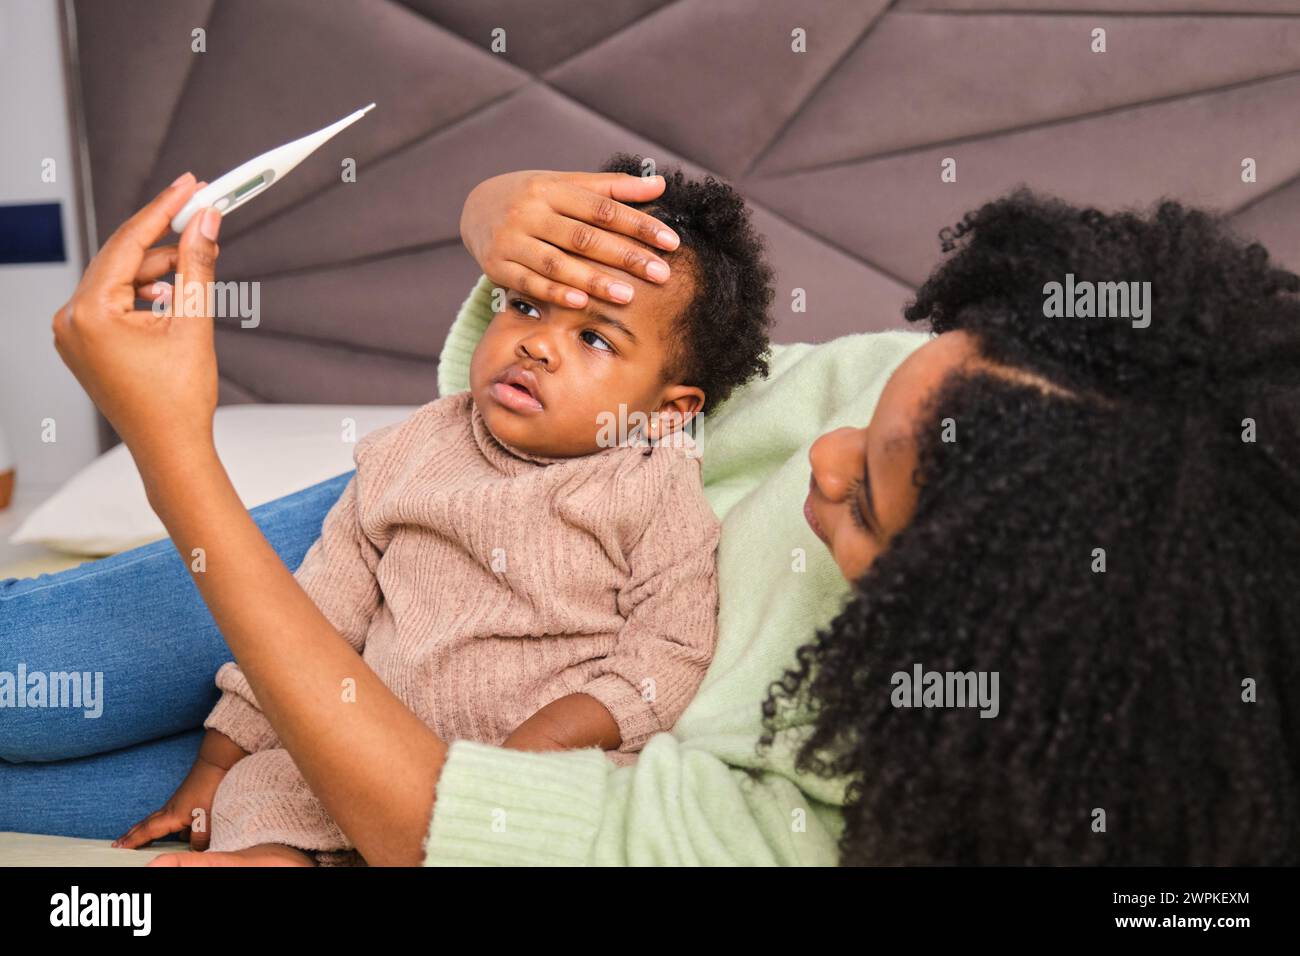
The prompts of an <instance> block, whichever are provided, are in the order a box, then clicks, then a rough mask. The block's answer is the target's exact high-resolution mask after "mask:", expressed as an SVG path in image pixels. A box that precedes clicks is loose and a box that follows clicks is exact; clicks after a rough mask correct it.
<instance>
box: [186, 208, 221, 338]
mask: <svg viewBox="0 0 1300 956" xmlns="http://www.w3.org/2000/svg"><path fill="white" fill-rule="evenodd" d="M220 231H221V213H219V212H218V211H217V210H215V209H213V208H212V207H211V206H209V207H208V208H206V209H202V210H200V211H199V212H198V213H196V214H195V215H194V216H193V217H191V218H190V221H189V223H188V224H187V225H186V226H185V231H184V232H183V233H181V241H180V246H179V253H178V256H177V263H176V284H177V286H178V287H180V288H181V289H182V290H183V291H185V292H186V293H187V294H186V295H184V296H182V297H180V298H181V300H182V301H187V302H188V301H201V302H204V303H206V302H207V301H208V298H209V297H208V296H207V295H203V296H199V297H191V296H189V295H188V290H189V288H190V287H191V286H192V285H194V284H196V283H197V284H198V286H199V288H201V289H207V288H209V283H211V282H212V281H213V280H214V279H215V277H216V269H217V256H218V254H219V253H220V250H219V249H218V248H217V242H216V239H217V235H218V233H219V232H220ZM204 311H206V309H205V310H204ZM186 314H187V316H188V317H189V318H201V316H189V315H188V313H186ZM202 317H204V318H209V319H210V318H211V316H202Z"/></svg>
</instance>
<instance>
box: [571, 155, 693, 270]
mask: <svg viewBox="0 0 1300 956" xmlns="http://www.w3.org/2000/svg"><path fill="white" fill-rule="evenodd" d="M569 182H570V184H572V185H574V186H577V187H579V190H580V191H579V193H577V194H575V193H572V192H569V193H568V194H567V195H568V198H573V197H574V196H575V195H576V196H577V198H578V199H579V200H580V205H579V207H578V208H579V210H580V209H581V203H585V204H586V205H587V206H588V208H593V207H592V203H591V200H590V197H587V196H583V195H581V192H582V191H586V192H588V193H598V194H600V195H602V196H608V197H609V198H610V199H614V200H617V201H618V202H620V203H625V202H649V201H650V200H651V199H657V198H658V197H659V196H661V195H662V194H663V191H664V186H665V185H666V184H665V181H664V178H663V177H662V176H631V175H629V174H627V173H575V174H573V176H572V177H571V178H570V179H569ZM624 210H625V211H626V212H627V213H630V214H631V215H630V216H627V217H626V218H625V219H623V220H622V222H621V225H623V226H626V227H627V228H618V229H617V230H616V231H618V232H622V233H623V234H624V235H628V236H635V237H636V238H638V239H640V240H641V241H642V242H644V243H646V244H647V245H651V246H658V247H659V248H661V249H664V250H667V251H668V252H671V251H672V250H674V249H676V248H677V246H678V245H679V243H680V240H679V239H678V237H677V234H676V233H675V232H673V231H672V230H671V229H669V228H668V227H666V226H665V225H663V223H661V222H659V220H657V219H655V218H654V217H653V216H650V215H648V214H646V213H643V212H638V211H637V210H635V209H628V208H627V207H624ZM557 211H558V212H564V213H566V214H567V215H570V216H574V215H575V213H574V212H573V211H571V210H569V209H557ZM576 218H578V219H586V218H587V217H586V216H582V215H577V216H576ZM587 221H588V222H590V221H591V220H590V219H588V220H587ZM606 228H610V227H606Z"/></svg>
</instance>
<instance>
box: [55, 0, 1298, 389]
mask: <svg viewBox="0 0 1300 956" xmlns="http://www.w3.org/2000/svg"><path fill="white" fill-rule="evenodd" d="M1063 8H1068V10H1069V11H1071V12H1069V13H1055V12H1053V11H1054V10H1061V9H1063ZM1116 8H1123V10H1124V14H1123V15H1116V14H1113V13H1107V12H1105V11H1106V10H1108V9H1111V10H1113V9H1116ZM75 11H76V15H77V34H78V41H79V50H80V64H79V70H80V75H81V80H82V86H83V98H84V109H85V126H86V130H87V137H88V145H89V156H90V168H91V184H92V186H93V198H94V213H95V222H96V224H97V225H96V231H97V233H98V238H99V239H101V240H102V238H103V237H104V236H106V235H107V234H108V232H110V231H111V230H112V229H113V228H114V227H115V226H116V224H117V223H119V222H120V221H121V220H122V219H123V218H124V217H125V216H127V215H128V214H129V212H130V211H132V210H133V209H134V208H135V207H136V206H137V205H139V204H140V203H141V202H142V201H143V200H144V199H145V198H147V197H148V196H150V195H152V194H153V193H154V192H156V191H157V190H159V189H161V188H162V186H163V185H165V184H166V183H167V182H169V181H170V180H171V179H173V178H174V177H175V176H176V175H178V174H179V173H180V172H182V171H184V170H186V169H191V170H193V171H194V172H195V173H196V174H197V175H199V176H200V177H206V178H213V177H215V176H216V175H218V174H220V173H221V172H224V171H225V170H227V169H228V168H230V167H232V166H234V165H235V164H237V163H239V162H242V161H243V160H245V159H247V158H249V157H250V156H252V155H254V154H255V153H258V152H261V151H262V150H264V149H267V148H269V147H271V146H274V145H278V144H279V143H281V142H284V141H286V140H288V139H289V138H291V137H295V136H298V135H301V134H303V133H306V132H309V131H311V130H314V129H316V128H318V127H320V126H323V125H325V124H326V123H328V122H331V121H333V120H334V119H336V118H338V117H341V116H343V115H344V114H346V113H348V112H350V111H352V110H354V109H356V108H357V107H359V106H362V105H364V104H366V103H368V102H370V101H372V100H373V101H376V102H377V103H378V104H379V107H378V109H377V110H375V111H374V112H373V113H371V114H370V115H369V116H368V117H366V119H365V120H363V121H362V123H360V124H358V125H357V126H355V127H353V128H352V129H350V130H348V131H347V132H346V133H344V134H343V135H341V136H340V137H338V138H337V139H336V140H334V141H332V142H331V143H330V144H328V145H327V146H326V147H325V148H324V149H322V150H321V151H320V152H318V153H317V154H315V155H314V156H313V157H312V158H311V159H310V160H309V161H308V162H306V163H304V164H303V165H302V166H301V167H299V168H298V169H297V170H296V171H295V172H294V173H293V175H292V177H291V178H289V179H287V180H286V181H285V182H284V183H283V185H279V186H277V187H276V188H275V189H273V190H272V191H270V192H269V193H267V195H266V196H265V197H262V198H260V199H258V200H257V201H256V202H255V203H253V204H251V205H249V206H248V207H247V208H245V209H243V210H240V211H239V212H238V213H237V214H235V215H233V216H232V217H231V219H230V220H229V222H228V223H227V224H226V226H225V228H224V229H223V232H222V240H221V246H222V255H221V263H220V273H219V277H220V278H222V279H260V280H262V285H261V292H262V300H261V313H262V321H261V325H260V326H259V327H258V328H257V329H241V328H239V326H238V323H237V321H235V320H230V321H227V322H225V323H224V324H223V325H222V326H221V327H220V329H219V333H218V349H219V354H220V362H221V372H222V400H223V401H225V402H241V401H270V402H287V401H292V402H349V403H352V402H355V403H389V402H391V403H411V404H415V403H420V402H424V401H427V400H429V399H430V398H431V397H433V395H434V391H435V389H434V381H435V378H434V372H435V366H436V361H437V359H436V355H437V351H438V348H439V346H440V344H441V342H442V339H443V335H444V334H445V332H446V329H447V326H448V324H449V323H450V321H451V319H452V317H453V314H454V312H455V309H456V307H457V305H458V304H459V303H460V301H461V300H462V298H463V297H464V295H465V294H466V292H467V291H468V290H469V288H470V285H471V283H472V281H473V279H474V278H475V276H476V275H477V274H478V270H477V268H476V266H475V264H474V263H473V262H472V261H471V260H470V258H469V256H468V255H467V254H466V253H465V252H464V250H463V249H462V247H461V245H460V241H459V229H458V223H459V215H460V208H461V203H462V201H463V199H464V196H465V194H466V193H467V192H468V191H469V190H470V189H471V188H472V187H473V186H474V185H475V184H476V183H478V182H479V181H480V180H482V179H484V178H485V177H487V176H490V175H493V174H496V173H499V172H504V171H507V170H512V169H523V168H553V169H570V168H575V169H576V168H596V167H597V166H598V164H599V163H600V162H601V161H602V160H603V159H604V158H605V157H606V156H608V155H609V154H610V153H612V152H614V151H616V150H630V151H639V152H643V153H645V154H647V155H649V156H652V157H654V158H655V159H656V160H657V161H658V162H660V163H661V164H662V163H673V162H683V163H684V164H685V165H686V166H687V168H688V169H690V170H693V171H696V172H700V171H705V170H707V171H711V172H713V173H715V174H717V175H719V176H721V177H723V178H726V179H729V180H731V181H732V182H734V183H736V184H737V185H738V186H740V188H741V189H742V190H743V191H744V193H745V194H746V195H747V196H748V197H749V198H750V199H751V200H752V202H753V204H754V206H755V210H756V212H755V215H756V221H757V223H758V225H759V227H760V228H761V229H762V230H763V232H764V233H765V234H766V235H767V236H768V239H769V243H770V248H771V253H772V259H773V262H774V264H775V266H776V268H777V273H778V295H777V301H776V308H777V317H778V338H779V339H781V340H784V341H790V340H819V339H825V338H829V337H831V336H834V335H837V334H840V333H844V332H850V331H863V330H871V329H882V328H888V327H891V326H896V325H899V324H900V322H901V320H900V318H899V309H900V306H902V304H903V303H904V302H905V301H906V300H907V298H908V297H909V295H910V293H911V291H912V289H913V288H914V287H915V285H916V284H917V283H919V282H920V281H921V280H922V279H924V277H925V276H926V274H927V273H928V272H929V270H930V269H931V268H932V267H933V266H934V265H935V263H936V262H937V261H938V260H939V257H940V250H939V244H938V242H937V239H936V234H937V232H938V231H939V229H941V228H942V227H944V226H946V225H950V224H951V223H953V222H955V221H956V220H957V219H959V218H960V217H961V215H962V213H964V212H965V211H966V210H968V209H971V208H974V207H975V206H977V205H978V204H979V203H981V202H982V201H984V200H986V199H988V198H991V197H993V196H995V195H998V194H1000V193H1003V192H1005V191H1006V190H1007V189H1008V188H1010V187H1011V186H1013V185H1015V184H1017V183H1021V182H1024V183H1027V184H1028V185H1030V186H1032V187H1035V188H1038V189H1042V190H1044V191H1048V192H1053V193H1057V194H1059V195H1062V196H1064V197H1065V198H1067V199H1070V200H1072V201H1076V202H1087V203H1091V204H1095V205H1098V206H1102V207H1104V208H1108V207H1114V206H1121V205H1132V204H1140V205H1146V204H1149V203H1150V202H1151V201H1153V200H1154V199H1156V198H1157V197H1158V196H1161V195H1168V196H1172V197H1177V198H1181V199H1184V200H1187V201H1190V202H1194V203H1198V204H1202V205H1205V206H1209V207H1212V208H1216V209H1221V210H1226V211H1230V212H1234V213H1235V216H1236V219H1237V221H1238V222H1239V223H1240V226H1241V228H1242V230H1243V231H1245V232H1247V233H1250V234H1253V235H1255V236H1256V237H1258V238H1259V239H1261V240H1262V241H1263V242H1264V243H1265V244H1266V245H1268V246H1269V248H1270V249H1271V250H1272V252H1273V253H1274V255H1275V256H1277V257H1278V258H1279V259H1280V260H1281V261H1282V262H1283V263H1285V264H1287V265H1289V266H1290V267H1291V268H1293V269H1295V268H1300V242H1298V240H1300V178H1298V177H1300V137H1297V136H1296V135H1295V115H1294V113H1295V110H1294V106H1295V103H1296V102H1300V15H1297V14H1300V2H1297V0H1124V2H1123V3H1118V2H1116V0H1069V2H1068V3H1064V4H1062V3H1059V2H1058V3H1053V2H1052V0H895V2H888V0H800V2H798V3H794V2H773V0H550V2H546V3H537V2H536V0H474V2H472V3H470V2H466V0H405V2H397V0H329V2H321V0H113V2H102V0H76V2H75ZM1229 13H1231V14H1236V15H1233V16H1227V15H1225V14H1229ZM199 28H201V29H202V30H203V31H204V40H205V43H206V51H205V52H193V51H192V48H191V46H192V35H193V34H192V31H194V30H195V29H199ZM1097 28H1103V29H1105V31H1106V41H1107V49H1106V52H1104V53H1100V52H1093V51H1092V50H1091V46H1092V45H1093V42H1094V40H1093V32H1092V31H1094V30H1095V29H1097ZM497 29H500V30H504V39H505V50H504V52H492V49H491V47H492V42H493V31H494V30H497ZM796 30H803V31H804V35H805V36H806V52H795V50H794V49H792V46H793V45H797V36H796V34H795V33H794V31H796ZM345 157H352V158H354V159H355V160H356V162H357V166H358V178H357V182H355V183H348V184H344V183H341V182H340V163H341V162H342V160H343V159H344V158H345ZM947 157H951V158H953V159H955V160H956V164H957V166H956V168H957V179H956V182H951V183H944V182H941V181H940V167H941V163H942V161H943V160H944V159H945V158H947ZM1247 157H1249V158H1251V159H1254V160H1255V161H1256V163H1257V169H1258V180H1257V182H1254V183H1244V182H1243V181H1242V175H1241V171H1242V162H1243V160H1244V159H1246V158H1247ZM796 287H798V288H802V289H804V290H806V294H807V305H808V311H807V312H806V313H795V312H792V311H791V309H790V302H791V298H790V296H791V291H792V290H793V289H794V288H796Z"/></svg>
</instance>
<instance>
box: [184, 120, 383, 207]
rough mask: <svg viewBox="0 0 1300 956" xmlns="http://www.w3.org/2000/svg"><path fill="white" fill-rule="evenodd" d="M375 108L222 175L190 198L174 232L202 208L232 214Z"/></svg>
mask: <svg viewBox="0 0 1300 956" xmlns="http://www.w3.org/2000/svg"><path fill="white" fill-rule="evenodd" d="M374 108H375V104H374V103H371V104H370V105H369V106H367V107H364V108H363V109H359V110H357V111H356V112H355V113H352V114H351V115H349V116H345V117H343V119H341V120H339V121H338V122H337V123H331V124H330V125H329V126H326V127H325V128H324V129H320V130H317V131H316V132H314V133H308V134H307V135H306V136H304V137H302V138H301V139H295V140H294V141H293V142H291V143H285V144H284V145H283V146H277V147H276V148H275V149H272V150H269V151H267V152H265V153H263V154H262V155H261V156H255V157H253V158H252V159H250V160H249V161H248V162H246V163H244V164H243V165H241V166H236V167H235V168H234V169H232V170H231V171H230V172H228V173H226V174H225V175H224V176H219V177H218V178H217V179H215V180H213V181H212V182H210V183H208V184H207V185H206V186H204V187H203V188H202V189H200V190H199V191H198V192H196V193H195V194H194V195H193V196H191V197H190V201H189V202H187V203H186V204H185V208H184V209H182V210H181V211H180V212H178V213H177V214H176V216H175V218H174V219H172V231H174V232H176V233H181V232H184V231H185V226H186V224H187V223H188V222H189V221H190V218H191V217H192V216H193V215H194V214H195V213H196V212H198V211H199V210H200V209H205V208H207V207H208V206H212V207H213V208H215V209H216V210H217V211H218V212H219V213H221V214H222V215H223V216H226V215H229V214H230V213H231V212H232V211H234V210H236V209H238V208H239V207H240V206H242V205H243V204H244V203H246V202H248V201H249V200H250V199H252V198H253V197H254V196H256V195H258V194H259V193H262V192H265V191H266V189H267V187H268V186H270V185H271V184H272V183H277V182H279V181H280V180H281V179H283V178H284V177H285V176H287V175H288V174H289V171H290V170H291V169H293V168H294V167H295V166H297V165H298V164H299V163H301V162H302V161H303V160H304V159H306V158H307V157H308V156H310V155H311V154H312V153H314V152H316V150H318V149H320V148H321V147H322V146H324V145H325V143H326V142H328V141H329V140H331V139H333V138H334V136H335V135H337V134H338V133H340V132H342V131H343V130H345V129H347V128H348V127H349V126H351V125H352V124H353V123H355V122H356V121H357V120H359V119H361V117H363V116H365V115H366V114H367V113H369V112H370V111H371V110H373V109H374Z"/></svg>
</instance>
